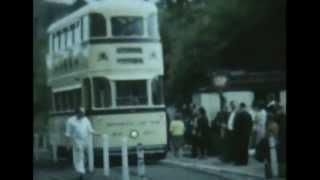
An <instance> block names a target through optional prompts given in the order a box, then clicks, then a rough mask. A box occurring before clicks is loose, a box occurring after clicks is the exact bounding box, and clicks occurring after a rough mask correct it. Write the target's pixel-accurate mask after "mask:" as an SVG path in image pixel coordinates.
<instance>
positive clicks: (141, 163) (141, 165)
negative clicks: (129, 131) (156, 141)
mask: <svg viewBox="0 0 320 180" xmlns="http://www.w3.org/2000/svg"><path fill="white" fill-rule="evenodd" d="M137 160H138V161H137V163H138V164H137V167H138V175H139V177H140V179H141V180H144V179H145V173H146V169H145V164H144V149H143V145H142V144H141V143H139V144H138V146H137Z"/></svg>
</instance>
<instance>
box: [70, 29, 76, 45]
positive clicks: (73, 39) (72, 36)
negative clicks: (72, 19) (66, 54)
mask: <svg viewBox="0 0 320 180" xmlns="http://www.w3.org/2000/svg"><path fill="white" fill-rule="evenodd" d="M75 33H76V32H75V26H74V25H71V39H72V41H71V42H72V43H71V44H72V45H74V44H75V42H76V34H75Z"/></svg>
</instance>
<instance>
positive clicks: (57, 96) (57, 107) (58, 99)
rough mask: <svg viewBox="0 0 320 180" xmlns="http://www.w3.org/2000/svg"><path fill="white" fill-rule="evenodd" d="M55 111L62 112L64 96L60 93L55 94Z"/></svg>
mask: <svg viewBox="0 0 320 180" xmlns="http://www.w3.org/2000/svg"><path fill="white" fill-rule="evenodd" d="M54 101H55V110H56V111H57V112H59V111H61V110H62V96H61V93H60V92H57V93H54Z"/></svg>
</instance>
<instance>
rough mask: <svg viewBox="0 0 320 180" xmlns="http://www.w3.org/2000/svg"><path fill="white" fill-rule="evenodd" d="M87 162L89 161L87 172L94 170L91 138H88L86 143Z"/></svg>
mask: <svg viewBox="0 0 320 180" xmlns="http://www.w3.org/2000/svg"><path fill="white" fill-rule="evenodd" d="M88 160H89V172H93V170H94V151H93V136H92V135H90V136H89V142H88Z"/></svg>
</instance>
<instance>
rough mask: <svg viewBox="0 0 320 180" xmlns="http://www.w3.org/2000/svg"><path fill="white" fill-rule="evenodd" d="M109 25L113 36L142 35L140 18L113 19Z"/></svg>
mask: <svg viewBox="0 0 320 180" xmlns="http://www.w3.org/2000/svg"><path fill="white" fill-rule="evenodd" d="M111 24H112V35H113V36H141V35H143V20H142V17H113V18H111Z"/></svg>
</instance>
